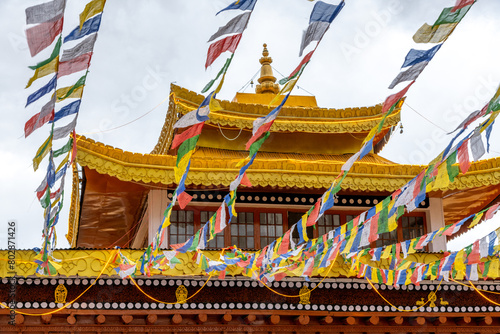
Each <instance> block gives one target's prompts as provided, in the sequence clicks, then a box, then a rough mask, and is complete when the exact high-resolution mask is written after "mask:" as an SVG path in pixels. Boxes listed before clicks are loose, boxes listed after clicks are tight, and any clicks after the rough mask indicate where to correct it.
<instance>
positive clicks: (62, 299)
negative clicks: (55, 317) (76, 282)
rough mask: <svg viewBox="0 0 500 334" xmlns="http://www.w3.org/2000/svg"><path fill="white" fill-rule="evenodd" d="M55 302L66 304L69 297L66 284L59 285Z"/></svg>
mask: <svg viewBox="0 0 500 334" xmlns="http://www.w3.org/2000/svg"><path fill="white" fill-rule="evenodd" d="M54 296H55V302H56V303H58V304H59V303H61V304H65V303H66V297H67V296H68V289H66V287H65V286H64V284H59V285H58V286H57V288H56V291H55V292H54Z"/></svg>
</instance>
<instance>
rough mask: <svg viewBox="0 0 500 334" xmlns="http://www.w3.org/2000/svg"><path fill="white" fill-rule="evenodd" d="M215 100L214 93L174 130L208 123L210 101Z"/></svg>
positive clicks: (186, 116)
mask: <svg viewBox="0 0 500 334" xmlns="http://www.w3.org/2000/svg"><path fill="white" fill-rule="evenodd" d="M212 96H213V98H215V93H214V92H212V93H210V94H208V95H207V97H205V99H204V100H203V102H202V103H201V104H200V106H199V107H198V109H196V110H192V111H190V112H188V113H187V114H185V115H184V116H182V117H181V119H179V120H178V121H177V122H176V123H175V124H174V129H177V128H186V127H188V126H191V125H195V124H198V123H201V122H205V121H208V120H209V119H210V118H209V117H208V115H209V114H210V107H209V104H210V100H211V98H212Z"/></svg>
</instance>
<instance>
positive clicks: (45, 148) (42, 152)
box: [33, 133, 52, 171]
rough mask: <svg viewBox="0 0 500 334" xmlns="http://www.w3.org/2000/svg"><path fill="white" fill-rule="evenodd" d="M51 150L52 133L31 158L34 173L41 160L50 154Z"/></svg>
mask: <svg viewBox="0 0 500 334" xmlns="http://www.w3.org/2000/svg"><path fill="white" fill-rule="evenodd" d="M51 148H52V133H51V134H50V136H49V137H48V138H47V139H46V140H45V141H44V142H43V144H42V146H40V148H39V149H38V151H36V154H35V157H34V158H33V169H34V170H35V171H36V170H37V169H38V166H39V165H40V162H42V160H43V158H45V156H46V155H47V153H49V152H50V149H51Z"/></svg>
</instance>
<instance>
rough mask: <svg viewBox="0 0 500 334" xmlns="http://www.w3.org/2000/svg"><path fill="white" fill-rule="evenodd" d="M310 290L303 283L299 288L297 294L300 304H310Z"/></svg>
mask: <svg viewBox="0 0 500 334" xmlns="http://www.w3.org/2000/svg"><path fill="white" fill-rule="evenodd" d="M310 291H311V290H309V288H308V287H307V286H306V285H304V286H302V288H300V291H299V295H300V302H299V303H300V304H303V305H306V304H311V301H310V300H309V299H310V298H311V292H310Z"/></svg>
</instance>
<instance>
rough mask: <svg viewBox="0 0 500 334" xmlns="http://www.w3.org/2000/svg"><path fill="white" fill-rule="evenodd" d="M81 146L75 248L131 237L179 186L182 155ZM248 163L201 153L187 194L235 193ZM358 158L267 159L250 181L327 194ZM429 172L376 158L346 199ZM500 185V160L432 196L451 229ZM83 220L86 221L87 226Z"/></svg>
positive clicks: (355, 174) (72, 232) (349, 182)
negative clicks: (155, 194)
mask: <svg viewBox="0 0 500 334" xmlns="http://www.w3.org/2000/svg"><path fill="white" fill-rule="evenodd" d="M77 145H78V153H77V162H78V164H80V165H81V166H82V167H84V169H85V171H86V174H88V175H89V176H90V177H89V178H88V179H87V180H86V184H85V189H84V191H83V197H84V198H83V199H82V201H81V205H82V210H83V211H80V208H79V205H80V199H79V198H78V196H79V195H78V193H79V192H78V189H75V186H74V189H73V196H72V203H73V204H72V208H71V212H70V227H69V232H68V237H69V238H68V239H70V240H71V241H70V243H71V244H72V245H73V246H74V245H75V240H76V239H75V238H76V234H77V231H80V232H81V231H82V229H83V230H85V229H87V232H85V234H86V235H87V236H88V237H92V238H93V236H95V235H96V233H97V232H96V231H97V230H99V229H101V228H110V225H109V224H110V223H111V221H113V222H114V223H113V228H112V229H111V230H113V231H114V232H117V231H119V230H120V231H122V232H123V231H128V230H129V228H131V227H132V226H133V224H134V223H135V222H136V220H137V215H138V213H139V211H140V210H141V207H142V205H143V201H144V198H145V195H146V194H147V192H148V191H149V189H155V188H173V187H174V186H175V178H174V166H175V162H176V156H175V155H169V154H164V155H159V154H140V153H132V152H127V151H123V150H121V149H118V148H114V147H111V146H108V145H104V144H102V143H98V142H95V141H93V140H91V139H87V138H85V137H83V136H79V137H78V141H77ZM247 155H248V152H246V151H230V150H223V149H214V148H206V147H201V148H199V149H197V150H196V152H195V153H194V155H193V156H192V160H191V161H192V162H191V169H190V173H189V175H188V177H187V179H186V186H187V187H188V189H191V190H193V189H214V188H225V187H228V186H229V184H230V183H231V181H233V180H234V178H235V176H236V175H237V174H238V171H239V168H238V167H236V164H237V162H238V161H240V160H242V159H243V158H245V157H246V156H247ZM350 156H351V155H350V154H343V155H327V154H303V153H269V152H259V154H258V156H257V157H256V159H255V161H254V163H253V165H252V167H251V168H250V169H248V170H247V176H248V178H249V180H250V182H251V183H252V185H253V188H252V189H269V188H282V189H304V190H307V191H312V192H317V193H318V194H319V193H320V192H321V191H323V190H324V189H326V188H328V187H329V186H330V184H331V182H332V181H333V180H334V179H335V177H336V176H337V175H339V173H340V171H341V167H342V165H343V164H344V162H345V161H346V160H347V159H348V158H349V157H350ZM423 168H424V166H420V165H402V164H396V163H393V162H391V161H389V160H387V159H384V158H382V157H380V156H378V155H376V154H368V155H367V156H366V157H364V158H363V159H362V160H361V161H359V162H356V163H355V164H354V165H353V167H352V168H351V171H350V172H349V174H348V176H347V177H346V178H345V180H344V181H343V183H342V191H343V192H354V193H360V192H361V193H371V194H374V193H375V194H379V195H388V194H390V193H392V192H394V191H395V190H397V189H399V188H400V187H402V186H403V185H404V184H406V183H407V182H408V181H410V180H411V179H412V178H413V177H415V176H416V175H417V174H418V173H419V172H420V171H421V170H422V169H423ZM499 183H500V158H494V159H488V160H482V161H477V162H474V163H472V165H471V167H470V170H469V172H468V173H467V174H465V175H461V174H460V175H459V176H458V177H457V178H456V179H455V181H454V182H453V183H450V184H449V185H448V186H447V187H446V188H443V189H439V190H435V191H433V192H431V193H429V194H428V196H429V197H438V198H442V199H443V211H444V218H445V222H446V223H447V224H449V223H454V222H456V221H458V220H460V219H462V218H464V217H467V216H468V215H470V214H471V213H474V212H478V211H480V210H482V209H483V208H485V207H487V206H488V205H490V203H492V201H494V200H495V199H496V198H497V197H498V196H499V195H500V187H498V184H499ZM74 184H75V181H74ZM110 194H112V195H113V196H111V197H110ZM78 212H80V214H78ZM110 213H113V215H114V216H113V217H111V216H110ZM80 216H81V217H84V218H85V219H84V220H81V219H79V217H80ZM111 218H113V219H111ZM96 221H99V223H96ZM115 225H116V226H115ZM120 233H121V232H117V235H119V234H120ZM94 241H95V240H94ZM103 244H104V243H103Z"/></svg>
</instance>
